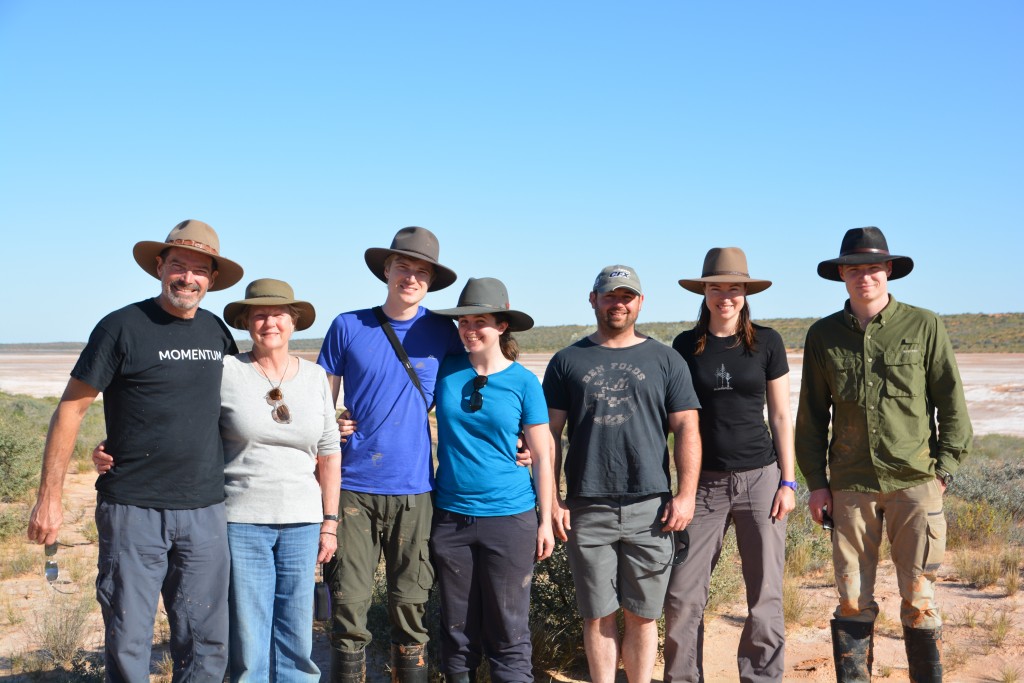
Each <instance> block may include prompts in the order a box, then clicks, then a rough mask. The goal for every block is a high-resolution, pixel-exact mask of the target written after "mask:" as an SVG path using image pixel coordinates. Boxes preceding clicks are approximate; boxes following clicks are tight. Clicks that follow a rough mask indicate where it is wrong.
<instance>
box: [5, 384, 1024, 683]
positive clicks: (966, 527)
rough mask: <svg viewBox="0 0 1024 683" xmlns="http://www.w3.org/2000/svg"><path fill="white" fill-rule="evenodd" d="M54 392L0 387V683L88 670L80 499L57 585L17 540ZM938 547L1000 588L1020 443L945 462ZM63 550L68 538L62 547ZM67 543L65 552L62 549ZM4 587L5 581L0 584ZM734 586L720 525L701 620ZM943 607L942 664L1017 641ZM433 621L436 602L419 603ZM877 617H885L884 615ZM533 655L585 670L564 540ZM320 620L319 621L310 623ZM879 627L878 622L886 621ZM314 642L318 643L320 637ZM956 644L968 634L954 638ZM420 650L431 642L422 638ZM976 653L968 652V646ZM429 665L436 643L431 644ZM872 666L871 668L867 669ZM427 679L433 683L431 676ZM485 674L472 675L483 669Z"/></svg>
mask: <svg viewBox="0 0 1024 683" xmlns="http://www.w3.org/2000/svg"><path fill="white" fill-rule="evenodd" d="M55 405H56V399H36V398H29V397H25V396H10V395H6V394H2V393H0V555H2V556H3V558H4V562H3V563H2V565H0V586H3V587H5V590H4V592H3V593H2V597H0V638H2V641H0V642H4V643H5V644H7V647H8V648H9V649H8V651H3V650H0V677H5V678H4V680H9V681H84V682H87V681H99V680H102V678H103V674H102V663H101V657H100V656H99V650H100V643H99V642H98V636H97V632H96V623H97V622H98V607H97V605H96V603H95V600H94V599H93V595H92V581H93V578H94V575H95V555H96V548H95V544H96V531H95V525H94V524H93V523H92V516H91V509H90V508H87V506H86V505H84V504H78V505H76V504H74V503H71V502H69V503H68V504H67V505H66V510H65V524H66V525H67V527H68V528H67V532H66V533H65V534H63V535H62V540H65V539H73V540H69V543H68V545H69V548H68V549H67V550H65V548H63V547H62V548H61V553H60V554H59V559H60V560H61V579H62V583H60V584H59V585H57V584H55V585H54V586H50V587H46V585H45V584H46V582H45V579H44V578H43V572H42V565H43V554H42V551H41V549H40V548H39V547H38V546H35V545H30V544H28V543H27V542H25V541H24V534H25V524H26V520H27V516H28V511H29V507H30V503H31V500H32V498H33V496H34V490H35V486H36V483H37V481H38V475H39V460H40V454H41V452H42V444H43V439H44V436H45V433H46V429H47V425H48V420H49V418H50V415H51V414H52V412H53V409H54V407H55ZM103 431H104V429H103V419H102V412H101V408H100V406H98V405H97V406H93V407H92V408H91V409H90V411H89V414H88V416H87V418H86V420H85V423H84V427H83V430H82V433H81V435H80V437H79V440H78V445H77V447H76V453H75V460H74V462H73V463H72V471H75V470H76V469H80V470H81V471H83V472H88V471H89V470H90V469H91V466H90V462H89V453H90V451H91V448H92V446H93V445H94V444H95V443H96V442H97V441H98V440H99V439H100V438H101V437H102V435H103ZM806 496H807V491H806V490H805V489H804V488H803V487H802V486H801V491H800V495H799V500H798V505H797V509H796V510H795V511H794V512H793V513H792V515H791V516H790V518H789V523H788V536H787V548H786V551H787V560H786V584H785V593H784V611H785V616H786V622H787V625H788V626H789V628H791V629H796V628H800V627H805V626H808V625H809V624H811V623H813V622H816V621H820V620H821V619H822V618H823V616H824V617H825V618H827V615H823V614H822V611H821V607H820V605H817V606H816V605H815V604H813V602H812V599H811V598H812V596H813V594H814V591H815V590H820V589H821V588H822V587H823V586H826V587H827V586H829V585H831V581H832V577H831V547H830V543H829V539H828V535H827V534H826V533H825V532H823V531H822V530H821V529H820V527H818V526H817V525H815V524H814V523H813V522H812V521H811V520H810V517H809V515H808V513H807V511H806ZM947 518H948V523H949V524H948V527H949V530H948V552H947V558H946V563H945V564H946V571H947V574H948V575H947V577H946V579H945V580H946V581H950V580H952V581H955V582H956V583H957V584H958V585H961V586H963V588H964V590H966V591H972V592H978V593H981V594H984V595H985V596H988V598H999V597H1003V596H1011V597H1012V596H1014V595H1016V594H1017V591H1018V590H1019V586H1020V580H1021V569H1022V563H1024V532H1022V529H1024V527H1022V521H1024V439H1021V438H1016V437H1005V436H997V435H992V436H983V437H979V438H977V439H976V440H975V444H974V452H973V453H972V456H971V458H970V459H969V460H968V461H967V462H966V464H965V465H964V467H962V468H961V470H960V472H958V474H957V477H956V481H955V482H954V484H953V486H952V487H951V490H950V494H949V497H948V499H947ZM70 546H74V547H73V548H71V547H70ZM72 550H73V551H77V552H76V553H74V554H72V552H71V551H72ZM29 585H30V586H34V587H36V589H38V587H40V586H42V587H43V588H45V590H46V592H45V593H42V594H33V595H36V599H35V600H34V601H32V605H31V606H28V602H29V601H28V600H26V599H25V597H24V596H23V593H24V594H28V593H30V592H31V591H29V590H28V589H25V588H24V586H29ZM11 586H16V587H17V588H8V587H11ZM384 596H385V592H384V585H383V575H382V573H381V576H380V580H379V581H378V586H377V589H376V594H375V604H374V607H373V609H372V612H371V615H370V624H371V627H372V628H373V630H374V632H375V644H374V646H373V647H374V651H373V652H371V657H370V661H375V662H377V663H378V664H379V666H378V669H379V670H381V671H383V670H384V667H385V663H386V661H387V654H386V644H387V643H388V641H389V636H388V627H387V617H386V609H385V606H384V600H385V597H384ZM742 600H743V582H742V579H741V576H740V569H739V560H738V557H737V555H736V549H735V538H734V536H733V534H732V532H731V531H730V532H729V534H728V536H727V540H726V545H725V549H724V551H723V553H722V558H721V561H720V562H719V566H718V569H717V570H716V572H715V574H714V576H713V579H712V588H711V597H710V599H709V604H708V615H709V616H708V619H709V622H710V621H713V620H714V619H715V618H716V615H719V614H721V613H722V612H723V610H725V609H727V608H729V607H730V606H731V607H733V609H735V605H736V604H737V602H739V603H741V604H742ZM981 604H982V606H981V607H977V606H967V607H964V608H963V609H962V610H960V611H957V612H955V613H952V614H947V616H946V619H947V624H948V628H949V629H950V630H951V632H952V631H953V630H954V629H956V630H958V631H959V632H962V633H970V634H975V635H976V637H975V638H974V639H973V640H970V639H966V638H958V639H951V640H949V641H948V646H947V655H946V657H947V660H946V661H947V666H948V667H950V668H952V669H953V670H955V669H956V667H958V666H964V665H965V664H964V663H965V662H967V661H969V660H970V659H971V658H972V657H974V656H976V655H977V654H979V653H980V654H984V653H987V652H990V651H993V650H998V649H999V648H1004V647H1006V646H1007V644H1008V643H1012V642H1015V641H1014V639H1017V640H1018V641H1019V640H1020V638H1021V636H1020V630H1019V627H1016V628H1015V626H1014V623H1015V621H1014V618H1015V615H1014V613H1013V612H1012V610H1011V609H1010V608H1009V607H1005V608H1004V607H1001V606H999V603H996V602H992V601H991V600H989V601H988V602H985V603H981ZM430 609H431V614H432V615H434V616H433V618H434V619H435V627H436V619H437V609H438V608H437V604H436V601H435V602H432V604H431V607H430ZM161 619H164V617H163V616H162V615H158V623H157V628H156V631H155V634H156V635H155V640H156V646H157V647H156V648H155V654H154V664H153V672H154V680H169V670H168V667H167V666H166V665H165V664H162V663H161V662H163V661H164V660H165V659H166V657H165V656H164V654H163V653H164V652H165V651H166V641H167V633H168V632H167V629H166V627H161V623H162V622H161ZM886 620H888V621H886ZM531 621H532V630H533V635H534V638H533V642H534V647H535V663H536V666H537V669H538V679H539V680H549V679H550V678H551V676H552V675H553V674H559V675H562V676H566V677H576V678H579V677H581V676H582V674H583V672H585V670H586V669H585V666H586V665H585V660H584V657H583V651H582V635H581V633H582V624H581V622H580V620H579V617H578V615H577V612H576V604H575V591H574V588H573V583H572V578H571V575H570V574H569V567H568V561H567V559H566V556H565V551H564V546H562V545H561V544H559V546H558V549H557V550H556V552H555V554H554V556H553V557H552V558H551V559H550V560H548V561H546V562H543V563H541V564H539V565H538V566H537V570H536V574H535V581H534V593H533V604H532V610H531ZM317 628H318V629H322V626H319V625H318V626H317ZM878 628H879V632H880V633H886V632H888V631H891V632H892V634H893V635H892V637H894V638H898V637H899V631H900V625H899V622H898V618H897V617H894V616H892V615H890V616H883V617H881V619H880V621H879V623H878ZM886 629H888V631H886ZM320 640H321V641H322V640H323V637H322V634H321V635H320ZM968 640H970V642H971V643H974V642H975V641H977V643H978V644H975V645H967V644H964V643H966V642H968ZM433 647H436V641H435V644H434V645H433ZM972 648H974V649H977V650H979V651H978V652H975V651H974V649H972ZM434 654H435V657H434V661H436V652H435V653H434ZM1015 672H1016V669H1014V668H1013V667H1012V666H1008V667H1006V668H1005V669H1004V670H1003V671H1000V672H998V673H999V675H1000V677H1001V678H1000V680H1016V679H1015V678H1013V676H1015V675H1016V673H1015ZM876 673H877V672H876ZM437 680H440V678H439V677H438V678H437ZM484 680H486V679H484Z"/></svg>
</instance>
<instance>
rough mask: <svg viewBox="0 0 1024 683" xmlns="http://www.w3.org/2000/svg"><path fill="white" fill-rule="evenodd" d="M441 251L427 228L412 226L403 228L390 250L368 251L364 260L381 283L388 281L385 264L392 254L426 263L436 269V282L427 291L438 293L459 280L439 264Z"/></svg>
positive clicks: (377, 248)
mask: <svg viewBox="0 0 1024 683" xmlns="http://www.w3.org/2000/svg"><path fill="white" fill-rule="evenodd" d="M440 251H441V247H440V246H439V245H438V243H437V237H436V236H435V235H434V233H432V232H430V231H429V230H427V229H426V228H418V227H416V226H411V227H408V228H402V229H401V230H399V231H398V232H397V233H396V234H395V239H393V240H391V247H390V248H389V249H384V248H382V247H372V248H370V249H367V250H366V254H365V255H364V256H363V258H365V259H366V265H367V266H369V268H370V272H371V273H373V274H374V275H376V276H377V278H378V279H379V280H380V281H381V282H387V281H388V279H387V278H386V277H384V262H385V261H386V260H387V258H388V256H391V255H392V254H398V255H400V256H408V257H409V258H414V259H419V260H420V261H426V262H427V263H429V264H430V265H432V266H433V267H434V280H433V281H432V282H431V283H430V287H429V288H428V289H427V291H428V292H436V291H437V290H439V289H444V288H445V287H447V286H448V285H450V284H452V283H453V282H455V280H456V279H457V278H458V275H456V274H455V271H454V270H452V269H451V268H446V267H445V266H442V265H441V264H440V263H438V262H437V258H438V255H439V254H440Z"/></svg>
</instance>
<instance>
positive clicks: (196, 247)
mask: <svg viewBox="0 0 1024 683" xmlns="http://www.w3.org/2000/svg"><path fill="white" fill-rule="evenodd" d="M170 247H177V248H179V249H188V250H189V251H195V252H198V253H200V254H205V255H206V256H209V257H210V258H212V259H213V260H214V261H216V263H217V265H216V268H217V279H216V280H214V282H213V284H212V285H210V291H211V292H215V291H217V290H219V289H227V288H228V287H230V286H231V285H233V284H235V283H236V282H238V281H239V280H241V279H242V275H243V272H242V266H240V265H238V264H237V263H235V262H234V261H231V260H229V259H226V258H224V257H223V256H221V255H220V239H219V238H218V237H217V233H216V231H214V229H213V228H211V227H210V226H209V225H207V224H206V223H203V222H202V221H194V220H187V221H182V222H180V223H178V224H177V225H175V226H174V228H173V229H172V230H171V232H170V234H169V235H167V239H165V240H164V241H163V242H139V243H138V244H136V245H135V248H134V249H133V250H132V254H134V256H135V261H136V262H137V263H138V264H139V265H140V266H142V269H143V270H144V271H146V272H147V273H149V274H150V275H152V276H153V277H155V278H156V279H158V280H159V279H160V276H159V275H158V274H157V272H156V257H157V256H159V255H160V252H162V251H163V250H164V249H168V248H170Z"/></svg>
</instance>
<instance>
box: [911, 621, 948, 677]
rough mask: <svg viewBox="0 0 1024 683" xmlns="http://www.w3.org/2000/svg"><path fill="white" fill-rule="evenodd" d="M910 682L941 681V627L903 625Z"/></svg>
mask: <svg viewBox="0 0 1024 683" xmlns="http://www.w3.org/2000/svg"><path fill="white" fill-rule="evenodd" d="M903 641H904V644H905V645H906V646H907V664H908V665H909V666H910V682H911V683H942V628H941V627H940V628H936V629H927V628H910V627H909V626H904V627H903Z"/></svg>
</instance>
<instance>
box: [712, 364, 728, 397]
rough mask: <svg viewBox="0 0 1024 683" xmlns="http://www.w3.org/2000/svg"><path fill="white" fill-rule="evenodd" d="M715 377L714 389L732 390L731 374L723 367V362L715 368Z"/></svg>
mask: <svg viewBox="0 0 1024 683" xmlns="http://www.w3.org/2000/svg"><path fill="white" fill-rule="evenodd" d="M715 379H716V380H718V381H717V382H716V383H715V391H732V385H731V384H730V381H731V380H732V375H731V374H729V371H728V370H726V369H725V363H722V367H720V368H718V369H717V370H715Z"/></svg>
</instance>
